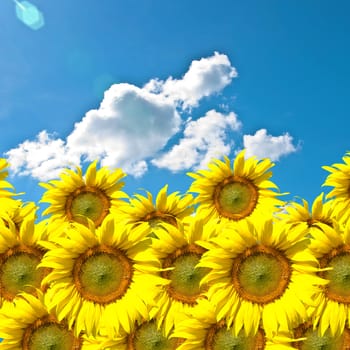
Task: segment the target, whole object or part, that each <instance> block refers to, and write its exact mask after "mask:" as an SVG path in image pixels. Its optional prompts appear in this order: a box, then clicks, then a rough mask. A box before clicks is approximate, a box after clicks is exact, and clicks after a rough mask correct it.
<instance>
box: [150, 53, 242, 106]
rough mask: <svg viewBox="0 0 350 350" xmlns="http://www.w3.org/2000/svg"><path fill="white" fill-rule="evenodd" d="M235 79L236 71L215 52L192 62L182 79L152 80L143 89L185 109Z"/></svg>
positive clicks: (225, 59) (226, 58)
mask: <svg viewBox="0 0 350 350" xmlns="http://www.w3.org/2000/svg"><path fill="white" fill-rule="evenodd" d="M235 77H237V71H236V69H235V68H234V67H232V66H231V63H230V60H229V59H228V57H227V56H226V55H223V54H219V53H217V52H215V54H214V55H213V56H211V57H207V58H202V59H200V60H198V61H196V60H195V61H192V63H191V65H190V68H189V70H188V71H187V72H186V73H185V75H184V76H183V77H182V79H174V78H173V77H169V78H168V79H167V80H166V81H161V80H156V79H153V80H151V81H150V82H149V83H148V84H146V85H145V88H146V89H148V90H150V91H153V92H157V93H160V94H162V95H164V96H165V97H167V98H170V99H172V100H173V101H174V102H178V103H180V104H181V105H182V106H183V108H187V107H195V106H197V105H198V101H199V100H200V99H201V98H203V97H206V96H210V95H212V94H213V93H216V92H219V91H221V90H222V89H223V88H224V87H226V86H227V85H229V84H230V83H231V81H232V79H233V78H235Z"/></svg>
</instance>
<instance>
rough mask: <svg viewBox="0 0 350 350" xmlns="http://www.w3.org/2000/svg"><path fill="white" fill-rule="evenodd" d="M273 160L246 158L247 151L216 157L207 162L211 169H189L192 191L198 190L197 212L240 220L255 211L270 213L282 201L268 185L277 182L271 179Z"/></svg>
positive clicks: (213, 216)
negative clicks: (219, 158)
mask: <svg viewBox="0 0 350 350" xmlns="http://www.w3.org/2000/svg"><path fill="white" fill-rule="evenodd" d="M273 166H274V164H273V163H271V161H270V160H268V159H264V160H261V161H258V160H257V159H256V158H255V157H251V158H248V159H246V160H245V159H244V151H242V152H240V153H239V154H238V155H237V157H236V159H235V160H234V163H233V166H231V162H230V160H229V158H227V157H225V158H224V162H223V161H221V160H218V159H216V160H213V161H212V162H211V163H209V164H208V167H209V170H199V171H198V172H197V173H188V175H189V176H191V177H193V178H194V179H195V180H194V182H193V183H192V185H191V187H190V189H189V191H190V192H197V193H198V197H197V198H196V200H195V201H196V203H198V204H199V207H198V212H199V213H201V214H203V215H204V216H206V217H207V218H208V219H210V218H221V219H222V220H229V221H239V220H242V219H245V218H247V217H252V216H253V215H255V214H259V213H260V214H261V213H265V214H266V213H267V215H270V216H271V212H272V211H273V210H274V209H276V206H277V205H281V204H282V203H283V202H282V201H280V200H278V199H277V198H276V197H277V196H278V195H280V194H279V193H277V192H274V191H272V190H271V189H269V188H277V186H276V185H275V184H274V183H273V182H271V181H269V180H268V179H269V178H270V177H271V176H272V173H271V172H270V171H268V170H269V169H270V168H271V167H273Z"/></svg>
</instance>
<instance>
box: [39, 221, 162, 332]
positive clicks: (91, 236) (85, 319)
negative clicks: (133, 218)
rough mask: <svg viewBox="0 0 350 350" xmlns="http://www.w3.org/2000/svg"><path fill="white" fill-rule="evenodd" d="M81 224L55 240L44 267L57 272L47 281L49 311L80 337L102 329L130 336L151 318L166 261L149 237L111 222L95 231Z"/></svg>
mask: <svg viewBox="0 0 350 350" xmlns="http://www.w3.org/2000/svg"><path fill="white" fill-rule="evenodd" d="M89 223H90V226H89V227H86V226H85V225H81V224H78V223H75V224H72V225H71V226H70V227H69V228H68V229H67V234H66V236H62V237H59V236H56V237H54V238H52V241H53V243H54V245H53V244H49V245H48V249H49V251H48V252H47V253H46V254H45V256H44V258H43V260H42V262H41V263H40V266H41V267H47V268H52V272H51V273H50V274H49V275H48V276H47V277H46V278H45V279H44V281H43V283H49V284H50V288H49V289H48V291H47V295H48V300H49V301H48V306H49V309H50V310H51V309H53V308H54V309H55V310H57V317H58V319H59V320H62V319H63V318H67V319H68V320H69V325H72V324H73V323H74V332H75V334H79V333H80V332H81V331H84V332H86V334H87V335H96V334H97V332H98V330H99V328H100V325H105V327H107V328H108V333H109V334H112V335H116V336H118V334H119V332H121V331H122V330H125V331H129V330H130V327H131V325H132V324H133V323H134V322H135V320H136V319H137V318H138V317H140V316H143V317H144V318H145V319H147V317H148V309H147V305H148V304H152V303H154V302H153V295H154V291H155V290H157V285H158V284H164V283H166V281H164V280H163V279H162V278H160V277H159V267H160V262H159V261H158V260H157V259H156V258H155V257H154V256H153V255H151V254H150V253H149V251H148V249H146V248H147V247H148V245H149V242H148V239H146V238H145V237H146V234H147V232H146V231H145V230H144V229H143V228H141V227H136V228H132V227H131V225H127V226H126V225H124V224H123V223H116V222H115V219H114V218H113V216H109V217H108V218H106V219H105V220H104V221H103V223H102V225H101V226H99V227H98V228H97V229H95V227H94V225H93V223H92V222H91V221H90V222H89Z"/></svg>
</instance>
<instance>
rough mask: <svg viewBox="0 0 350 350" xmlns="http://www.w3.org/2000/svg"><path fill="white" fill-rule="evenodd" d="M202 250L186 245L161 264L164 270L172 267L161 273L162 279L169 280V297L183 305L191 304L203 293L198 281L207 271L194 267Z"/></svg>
mask: <svg viewBox="0 0 350 350" xmlns="http://www.w3.org/2000/svg"><path fill="white" fill-rule="evenodd" d="M203 252H204V249H203V248H201V247H199V246H196V245H188V246H186V247H184V248H182V249H179V250H177V251H176V252H175V253H174V254H171V255H170V256H169V257H168V258H167V259H166V260H165V262H164V263H163V267H164V268H168V267H173V270H171V271H165V272H163V277H164V278H167V279H170V280H171V283H170V285H169V286H168V293H169V295H170V296H171V297H172V298H174V299H175V300H178V301H181V302H183V303H188V304H193V303H195V302H196V299H197V298H198V296H199V295H200V294H201V293H202V292H203V289H204V288H203V287H201V286H200V281H201V280H202V278H203V277H204V276H205V275H206V274H207V273H208V271H209V269H207V268H203V267H196V265H197V264H198V263H199V261H200V258H201V256H202V254H203Z"/></svg>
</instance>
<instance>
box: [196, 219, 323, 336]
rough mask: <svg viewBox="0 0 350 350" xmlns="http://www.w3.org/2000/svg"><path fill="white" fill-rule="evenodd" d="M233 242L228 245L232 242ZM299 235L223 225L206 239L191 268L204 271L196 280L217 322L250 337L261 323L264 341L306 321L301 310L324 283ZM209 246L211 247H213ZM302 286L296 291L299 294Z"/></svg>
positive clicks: (266, 223)
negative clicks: (203, 250) (203, 287)
mask: <svg viewBox="0 0 350 350" xmlns="http://www.w3.org/2000/svg"><path fill="white" fill-rule="evenodd" d="M232 237H234V239H232ZM308 243H309V239H307V238H305V230H304V229H302V228H300V227H296V228H293V229H290V228H289V229H287V228H286V227H285V226H284V225H281V224H278V223H274V224H273V223H272V220H261V221H258V222H256V221H255V222H254V223H253V222H252V221H250V220H244V221H240V222H238V223H229V224H227V225H226V226H225V227H224V228H223V230H222V232H221V233H220V235H218V236H217V237H216V238H212V239H211V243H210V245H207V244H206V243H200V244H201V245H202V246H203V247H208V248H210V249H209V250H208V251H207V252H206V253H204V254H203V256H202V259H201V262H200V263H199V264H198V265H197V267H204V268H210V269H211V270H210V272H209V273H208V274H207V275H206V276H204V278H203V279H202V282H201V283H202V284H204V283H207V284H209V286H210V287H209V290H208V298H209V300H210V302H212V303H213V304H215V305H217V306H218V310H219V312H218V315H217V319H218V320H221V319H225V322H226V323H227V324H228V326H231V325H233V330H234V333H235V334H236V335H237V334H239V332H240V331H241V330H242V329H243V330H244V332H245V333H246V334H250V333H253V334H255V333H256V332H257V331H258V327H259V324H260V322H261V321H262V325H263V329H264V331H265V332H266V335H267V336H268V337H272V335H273V334H274V333H275V332H277V330H278V329H280V330H281V331H284V330H288V329H289V328H290V326H292V325H293V323H294V322H302V321H303V320H304V319H305V318H306V317H307V309H306V307H307V305H310V304H312V303H313V301H312V298H313V297H314V296H315V295H317V293H321V290H320V288H319V287H318V286H317V285H324V284H325V283H327V281H325V280H324V279H322V278H320V277H318V276H317V275H316V272H317V271H318V269H317V265H318V264H317V260H316V258H315V257H314V256H313V255H312V254H311V253H310V252H309V251H307V250H306V248H307V245H308ZM213 244H214V245H215V246H213ZM300 286H302V288H300Z"/></svg>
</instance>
